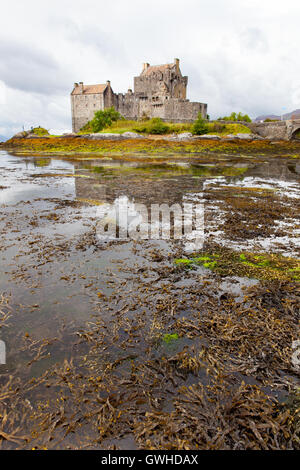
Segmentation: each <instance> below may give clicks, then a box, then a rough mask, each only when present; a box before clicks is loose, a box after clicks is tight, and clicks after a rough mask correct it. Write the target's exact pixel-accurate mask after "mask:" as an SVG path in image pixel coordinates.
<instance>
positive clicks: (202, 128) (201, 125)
mask: <svg viewBox="0 0 300 470" xmlns="http://www.w3.org/2000/svg"><path fill="white" fill-rule="evenodd" d="M207 132H208V125H207V122H206V121H205V120H204V119H203V117H202V114H201V113H199V114H198V118H197V119H196V121H195V122H194V124H193V127H192V133H193V134H194V135H203V134H207Z"/></svg>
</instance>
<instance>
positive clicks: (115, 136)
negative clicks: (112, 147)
mask: <svg viewBox="0 0 300 470" xmlns="http://www.w3.org/2000/svg"><path fill="white" fill-rule="evenodd" d="M78 137H80V138H82V139H90V140H123V139H125V137H123V136H122V134H113V133H112V132H111V133H109V132H107V133H105V134H98V133H97V134H81V135H79V136H78Z"/></svg>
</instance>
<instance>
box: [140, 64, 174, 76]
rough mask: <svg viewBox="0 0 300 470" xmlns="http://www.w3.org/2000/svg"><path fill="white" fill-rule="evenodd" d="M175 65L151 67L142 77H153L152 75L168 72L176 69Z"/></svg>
mask: <svg viewBox="0 0 300 470" xmlns="http://www.w3.org/2000/svg"><path fill="white" fill-rule="evenodd" d="M174 65H175V64H174V63H173V64H162V65H149V66H148V67H147V68H146V69H144V70H143V71H142V75H151V74H152V73H155V72H162V73H163V72H166V71H167V70H170V69H171V68H172V67H174Z"/></svg>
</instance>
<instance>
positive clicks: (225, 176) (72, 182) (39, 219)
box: [0, 152, 300, 371]
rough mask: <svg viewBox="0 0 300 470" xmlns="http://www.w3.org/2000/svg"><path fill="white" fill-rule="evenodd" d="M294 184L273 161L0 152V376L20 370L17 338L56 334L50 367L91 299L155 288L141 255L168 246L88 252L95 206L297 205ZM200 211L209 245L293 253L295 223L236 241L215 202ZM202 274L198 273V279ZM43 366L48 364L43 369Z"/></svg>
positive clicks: (294, 167)
mask: <svg viewBox="0 0 300 470" xmlns="http://www.w3.org/2000/svg"><path fill="white" fill-rule="evenodd" d="M299 177H300V165H299V164H298V163H295V162H294V161H288V160H280V159H277V160H272V161H268V160H266V161H264V160H262V161H259V160H258V161H257V160H254V161H251V159H249V160H248V161H246V162H245V160H244V159H243V161H242V162H240V161H238V159H233V160H232V161H229V162H225V163H224V161H221V162H220V161H210V162H209V163H207V162H206V161H205V160H204V161H201V159H199V161H196V162H195V161H193V163H190V162H185V161H183V162H178V161H176V163H175V162H174V163H172V162H170V163H168V164H166V163H162V164H159V163H157V162H155V163H154V164H149V163H145V164H143V163H141V162H139V163H134V162H129V163H126V162H121V161H105V160H101V161H99V160H98V161H97V160H88V161H80V160H76V159H74V160H70V159H64V158H59V159H58V158H57V157H53V158H50V157H49V158H48V157H47V158H39V157H30V156H27V157H19V156H18V157H16V156H13V155H9V154H7V153H6V152H0V187H1V189H0V205H1V225H0V228H1V244H0V249H1V253H0V256H1V273H0V292H1V293H4V294H5V295H6V296H9V297H10V304H11V306H12V308H13V310H14V315H13V318H11V319H10V325H9V327H8V328H6V329H5V330H3V332H1V336H2V337H3V339H5V340H6V343H7V345H8V352H7V354H8V360H7V365H6V367H5V370H6V371H9V370H13V369H14V368H15V365H16V363H17V362H18V361H21V360H22V359H21V357H20V356H21V355H22V353H21V352H20V351H19V350H18V348H19V347H20V346H18V344H19V343H20V342H21V338H22V337H23V336H24V334H28V335H30V336H31V337H33V338H35V339H40V338H50V337H54V336H56V334H57V332H58V331H60V329H61V330H62V332H61V333H59V336H60V344H59V348H58V351H56V350H55V347H54V348H53V351H52V352H51V354H52V358H53V361H54V362H55V361H56V360H57V358H59V357H65V354H67V355H68V352H70V351H69V349H70V348H71V345H72V342H73V337H72V334H73V333H74V331H75V330H76V329H77V328H78V326H80V325H82V324H83V323H84V322H85V321H87V320H89V319H90V318H91V317H92V315H93V314H95V313H96V312H97V311H98V310H97V306H98V300H99V295H102V294H103V295H105V296H109V295H112V294H113V293H114V292H115V291H118V288H119V284H120V283H122V282H123V281H124V280H126V282H127V283H128V284H127V285H128V286H130V288H131V290H132V293H131V295H134V285H135V283H136V282H138V280H139V270H141V269H147V270H148V271H149V273H148V278H149V282H152V281H153V280H155V278H156V274H155V272H152V267H153V266H156V265H157V262H155V260H154V261H151V260H150V261H149V259H147V256H148V254H149V252H151V250H153V249H158V250H160V251H162V252H163V254H164V256H166V257H167V256H168V255H170V256H172V255H173V254H174V252H175V250H176V246H177V245H176V243H174V242H172V241H149V240H145V241H144V242H133V241H126V242H120V241H119V242H118V241H116V242H115V243H113V244H108V245H107V244H106V245H103V246H102V247H99V246H98V247H97V246H96V245H95V240H94V238H95V236H94V227H95V224H96V222H97V211H98V210H99V205H98V204H99V203H103V202H114V201H115V200H117V199H118V198H120V197H124V196H126V197H127V199H128V201H130V202H131V203H132V204H134V203H144V204H147V205H149V204H150V203H159V204H161V203H168V204H174V203H178V202H179V203H182V201H185V202H187V201H197V200H200V199H201V200H202V199H203V194H204V195H205V194H210V191H211V188H214V189H216V188H218V189H220V190H221V191H222V188H235V187H238V188H241V187H242V188H250V189H253V188H254V189H255V188H260V189H267V190H271V189H272V190H273V191H274V193H276V195H279V196H280V197H282V199H283V201H285V200H286V201H289V200H290V199H294V200H298V199H299V197H300V189H299V184H298V183H299ZM286 201H285V202H283V204H286V203H288V202H286ZM77 203H78V204H77ZM205 210H206V216H207V214H209V217H207V218H206V225H205V230H206V232H205V237H206V238H207V239H210V241H211V240H212V239H215V240H216V241H218V242H219V243H221V244H224V245H226V246H227V245H230V244H231V245H232V246H235V247H238V248H241V247H244V246H246V247H248V248H249V246H251V247H253V246H256V247H260V248H263V249H266V248H267V249H270V247H271V248H272V249H274V248H276V249H278V250H281V251H282V252H284V253H285V254H290V253H294V252H295V251H297V247H298V248H299V245H298V241H299V238H298V237H299V233H300V230H299V223H298V226H297V227H295V223H294V221H293V220H292V221H291V220H290V219H289V220H287V221H280V222H279V223H278V224H281V227H282V225H283V224H284V223H285V224H287V225H288V223H290V224H292V228H293V235H290V236H288V235H285V236H278V237H276V236H274V235H272V236H271V237H257V238H254V239H252V240H251V239H245V240H240V241H236V240H230V237H228V234H224V232H223V231H222V217H223V212H224V211H223V209H222V208H220V207H219V206H218V204H216V201H214V200H213V201H211V200H209V201H208V202H207V203H206V207H205ZM170 265H171V263H170ZM207 271H208V270H206V269H203V268H199V269H198V273H199V272H202V275H203V276H206V275H208V272H207ZM245 282H246V284H248V285H249V283H251V282H250V281H249V280H246V281H245ZM254 282H255V281H254ZM224 288H227V289H229V290H230V291H231V292H234V293H235V295H238V294H239V291H240V288H237V286H236V280H235V281H234V282H232V283H231V282H229V283H228V282H227V283H223V285H222V286H221V287H220V289H221V290H222V289H223V290H224ZM99 292H100V294H99ZM62 338H63V341H62ZM51 361H52V359H49V358H48V360H47V361H46V363H45V365H47V367H48V366H49V363H51ZM2 369H3V366H1V370H2Z"/></svg>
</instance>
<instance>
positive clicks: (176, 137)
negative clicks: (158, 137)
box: [162, 132, 197, 142]
mask: <svg viewBox="0 0 300 470" xmlns="http://www.w3.org/2000/svg"><path fill="white" fill-rule="evenodd" d="M162 138H164V137H162ZM165 139H166V140H171V141H175V142H180V141H189V140H195V139H197V137H196V136H194V135H193V134H192V133H191V132H182V133H181V134H173V135H171V137H165Z"/></svg>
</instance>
